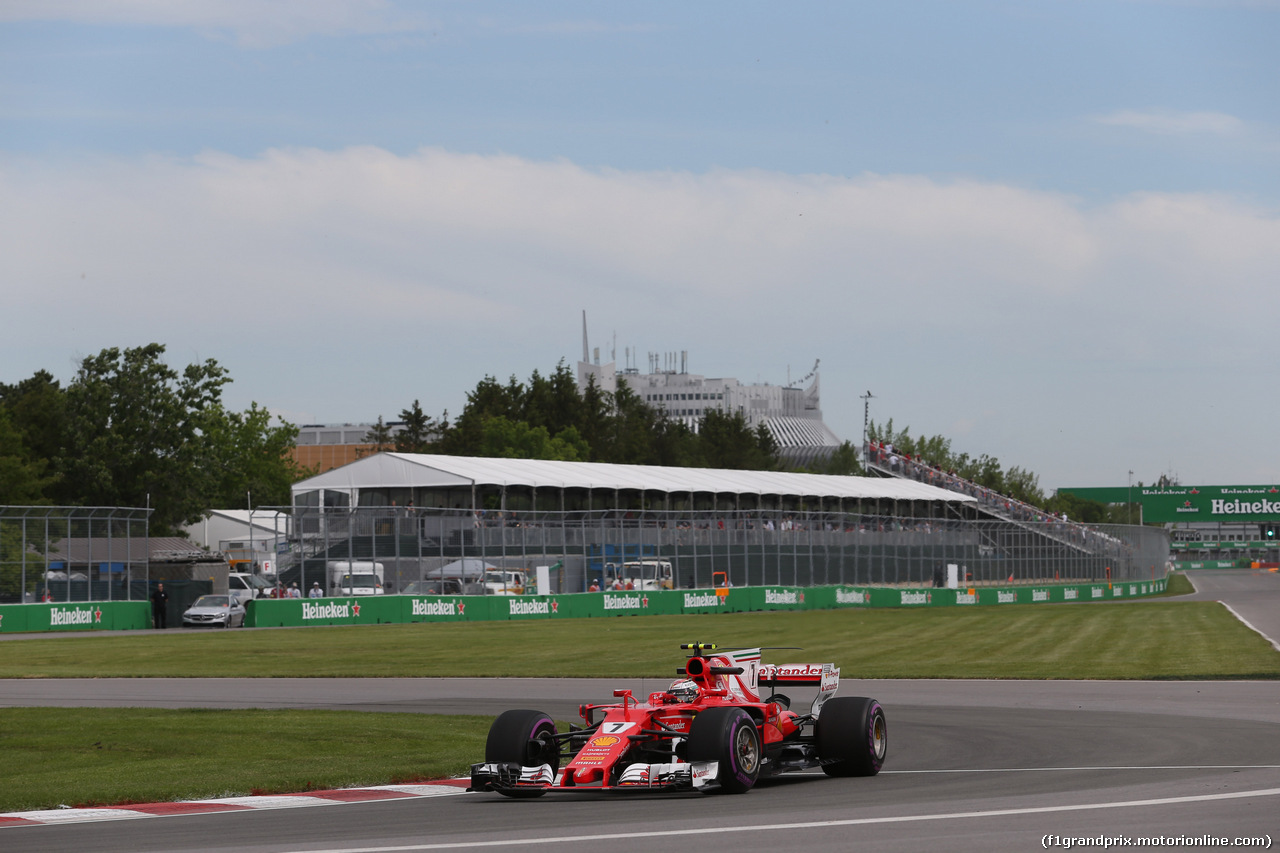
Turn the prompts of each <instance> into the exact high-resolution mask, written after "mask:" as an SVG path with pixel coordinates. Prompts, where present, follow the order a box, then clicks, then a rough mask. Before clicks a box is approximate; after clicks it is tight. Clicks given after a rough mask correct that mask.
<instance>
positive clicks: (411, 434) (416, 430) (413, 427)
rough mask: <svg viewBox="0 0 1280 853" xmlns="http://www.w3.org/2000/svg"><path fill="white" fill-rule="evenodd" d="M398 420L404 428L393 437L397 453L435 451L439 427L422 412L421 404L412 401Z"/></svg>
mask: <svg viewBox="0 0 1280 853" xmlns="http://www.w3.org/2000/svg"><path fill="white" fill-rule="evenodd" d="M400 420H401V421H402V422H403V423H404V426H403V427H402V428H401V430H400V432H398V433H396V437H395V448H396V451H397V452H398V453H430V452H431V451H432V450H433V449H435V446H436V442H437V441H439V438H440V425H439V424H438V423H436V422H435V421H434V420H433V419H432V418H431V417H430V416H429V415H427V414H425V413H424V412H423V411H422V404H421V403H419V402H418V401H417V400H414V401H413V405H412V406H410V407H409V408H407V409H404V410H403V411H401V412H400ZM379 422H381V418H379Z"/></svg>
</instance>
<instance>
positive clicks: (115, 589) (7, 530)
mask: <svg viewBox="0 0 1280 853" xmlns="http://www.w3.org/2000/svg"><path fill="white" fill-rule="evenodd" d="M150 514H151V511H150V510H148V509H135V508H128V507H79V506H77V507H60V506H34V507H20V506H4V507H0V603H6V604H11V603H18V602H34V601H132V600H145V599H146V598H147V594H148V592H147V579H148V571H147V569H148V560H149V556H150V554H149V550H150V549H149V544H148V543H149V541H150V540H149V536H148V518H149V517H150Z"/></svg>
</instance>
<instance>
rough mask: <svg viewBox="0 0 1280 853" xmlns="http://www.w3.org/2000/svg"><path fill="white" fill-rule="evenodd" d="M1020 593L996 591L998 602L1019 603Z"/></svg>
mask: <svg viewBox="0 0 1280 853" xmlns="http://www.w3.org/2000/svg"><path fill="white" fill-rule="evenodd" d="M1017 603H1018V594H1017V593H1016V592H1003V591H997V592H996V604H1017Z"/></svg>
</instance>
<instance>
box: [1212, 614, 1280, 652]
mask: <svg viewBox="0 0 1280 853" xmlns="http://www.w3.org/2000/svg"><path fill="white" fill-rule="evenodd" d="M1218 603H1219V604H1221V605H1222V606H1223V607H1225V608H1227V610H1228V611H1229V612H1230V613H1231V615H1232V616H1234V617H1236V618H1237V619H1239V620H1240V621H1241V623H1243V624H1244V626H1245V627H1246V628H1248V629H1249V630H1250V631H1253V632H1255V633H1256V634H1257V635H1258V636H1259V637H1261V638H1262V639H1264V640H1266V641H1267V642H1268V643H1270V644H1271V647H1272V648H1273V649H1275V650H1276V651H1278V652H1280V643H1277V642H1276V641H1275V640H1273V639H1271V638H1270V637H1268V636H1267V635H1266V634H1264V633H1262V631H1260V630H1259V629H1258V628H1256V627H1254V626H1253V625H1252V624H1250V622H1249V620H1248V619H1246V618H1244V617H1243V616H1241V615H1240V614H1239V613H1237V612H1236V611H1235V608H1233V607H1232V606H1231V605H1230V604H1227V603H1226V602H1225V601H1219V602H1218Z"/></svg>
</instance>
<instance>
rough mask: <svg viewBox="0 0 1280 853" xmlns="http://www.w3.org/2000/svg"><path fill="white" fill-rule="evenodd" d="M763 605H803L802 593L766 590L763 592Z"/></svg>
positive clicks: (787, 590)
mask: <svg viewBox="0 0 1280 853" xmlns="http://www.w3.org/2000/svg"><path fill="white" fill-rule="evenodd" d="M764 603H765V604H803V603H804V593H803V592H801V593H797V592H795V591H794V590H790V589H766V590H765V591H764Z"/></svg>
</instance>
